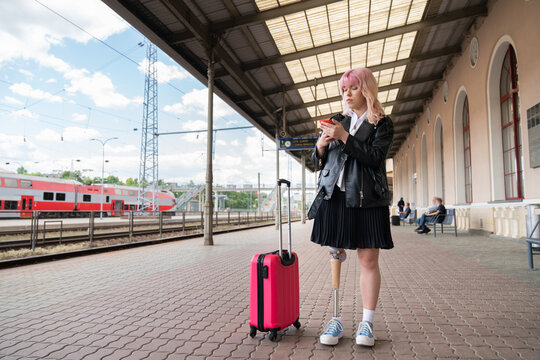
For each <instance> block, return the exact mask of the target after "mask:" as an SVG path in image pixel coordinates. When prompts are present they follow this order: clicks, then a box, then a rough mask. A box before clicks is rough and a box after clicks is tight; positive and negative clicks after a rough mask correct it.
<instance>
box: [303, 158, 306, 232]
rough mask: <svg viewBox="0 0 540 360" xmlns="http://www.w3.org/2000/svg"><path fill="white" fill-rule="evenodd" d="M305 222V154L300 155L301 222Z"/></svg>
mask: <svg viewBox="0 0 540 360" xmlns="http://www.w3.org/2000/svg"><path fill="white" fill-rule="evenodd" d="M305 223H306V155H302V224H305Z"/></svg>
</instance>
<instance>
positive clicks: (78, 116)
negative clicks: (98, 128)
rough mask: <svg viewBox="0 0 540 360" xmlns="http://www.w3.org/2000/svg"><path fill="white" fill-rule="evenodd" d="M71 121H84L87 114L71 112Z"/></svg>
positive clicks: (86, 118)
mask: <svg viewBox="0 0 540 360" xmlns="http://www.w3.org/2000/svg"><path fill="white" fill-rule="evenodd" d="M72 116H73V121H76V122H85V121H86V120H88V115H86V114H78V113H73V115H72Z"/></svg>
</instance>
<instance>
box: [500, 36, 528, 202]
mask: <svg viewBox="0 0 540 360" xmlns="http://www.w3.org/2000/svg"><path fill="white" fill-rule="evenodd" d="M499 89H500V100H501V126H502V150H503V162H504V191H505V197H506V199H507V200H512V199H523V166H522V164H523V159H522V156H523V154H522V146H521V131H520V127H519V124H520V118H519V93H518V77H517V67H516V53H515V52H514V48H513V47H512V45H509V46H508V50H507V51H506V55H505V57H504V60H503V64H502V68H501V78H500V85H499Z"/></svg>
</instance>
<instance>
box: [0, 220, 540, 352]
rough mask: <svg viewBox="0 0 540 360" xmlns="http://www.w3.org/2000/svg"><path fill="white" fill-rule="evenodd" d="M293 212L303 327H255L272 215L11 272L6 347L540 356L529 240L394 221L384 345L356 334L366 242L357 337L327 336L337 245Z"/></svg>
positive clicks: (352, 260)
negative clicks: (314, 235) (245, 226)
mask: <svg viewBox="0 0 540 360" xmlns="http://www.w3.org/2000/svg"><path fill="white" fill-rule="evenodd" d="M311 226H312V224H311V222H308V223H306V224H301V223H294V224H293V239H294V242H293V248H294V250H295V251H296V252H297V253H298V255H299V259H300V286H301V290H300V291H301V294H300V303H301V309H300V314H301V315H300V322H301V324H302V326H301V328H300V329H299V330H296V329H295V328H294V327H290V328H289V329H287V330H286V331H284V332H281V333H280V335H279V336H278V341H277V342H270V340H269V339H268V338H267V336H264V335H262V334H260V333H258V335H257V336H256V337H255V338H254V339H251V338H250V337H249V326H248V322H247V321H248V283H249V279H248V273H249V263H250V260H251V257H252V256H253V254H255V253H257V252H263V251H270V250H274V249H275V248H276V243H277V240H276V239H277V231H276V230H275V229H274V228H273V227H272V226H270V227H264V228H259V229H254V230H249V231H240V232H234V233H227V234H222V235H217V236H215V238H214V241H215V244H216V245H215V246H213V247H205V246H203V245H202V239H201V238H198V239H192V240H185V241H179V242H174V243H167V244H160V245H153V246H148V247H141V248H134V249H129V250H122V251H118V252H109V253H103V254H98V255H91V256H84V257H79V258H72V259H67V260H61V261H55V262H50V263H43V264H37V265H30V266H24V267H18V268H11V269H5V270H0V358H2V359H23V358H24V359H32V358H43V359H225V358H231V359H248V358H253V359H269V358H270V359H289V358H290V359H400V360H403V359H435V358H448V359H466V358H471V359H480V358H481V359H539V358H540V273H539V272H538V271H529V270H528V268H527V255H526V246H525V245H524V244H523V243H517V242H512V241H508V240H502V239H494V238H489V237H487V236H479V235H474V236H473V235H469V234H459V236H458V237H457V238H455V237H454V236H453V234H451V235H450V234H444V235H442V236H437V238H434V237H433V236H432V235H417V234H415V233H414V232H413V228H414V227H413V226H407V227H402V226H401V227H393V228H392V231H393V237H394V243H395V245H396V247H395V248H394V249H393V250H384V251H381V253H382V255H381V261H380V265H381V271H382V279H383V280H382V287H381V293H380V300H379V304H378V309H377V312H376V315H375V321H374V328H375V335H376V336H377V338H378V340H377V343H376V345H375V347H374V348H361V347H358V346H357V345H355V344H354V332H355V330H356V326H357V324H358V321H360V320H361V316H362V304H361V297H360V294H359V289H358V276H359V271H360V267H359V264H358V261H357V259H356V257H355V254H354V252H352V251H350V252H349V254H348V255H349V258H348V259H347V261H346V262H345V263H344V264H343V266H342V286H341V292H340V295H341V299H340V303H341V306H342V316H343V320H344V321H343V322H344V327H345V337H344V338H343V339H342V340H341V341H340V344H339V345H338V346H336V347H327V346H323V345H320V344H319V343H318V336H319V334H320V332H321V330H322V328H323V327H324V326H325V324H326V322H327V321H328V320H329V319H330V317H331V313H332V308H331V303H332V302H331V278H330V262H329V256H328V254H327V252H326V249H325V248H321V247H320V246H318V245H314V244H312V243H311V242H310V241H309V236H310V232H311Z"/></svg>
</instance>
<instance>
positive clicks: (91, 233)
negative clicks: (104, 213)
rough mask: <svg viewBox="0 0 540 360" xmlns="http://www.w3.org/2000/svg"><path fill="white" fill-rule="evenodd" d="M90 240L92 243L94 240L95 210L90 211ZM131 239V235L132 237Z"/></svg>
mask: <svg viewBox="0 0 540 360" xmlns="http://www.w3.org/2000/svg"><path fill="white" fill-rule="evenodd" d="M88 223H89V224H88V240H89V241H90V243H92V241H93V240H94V212H93V211H90V217H89V218H88ZM130 240H131V237H130Z"/></svg>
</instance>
